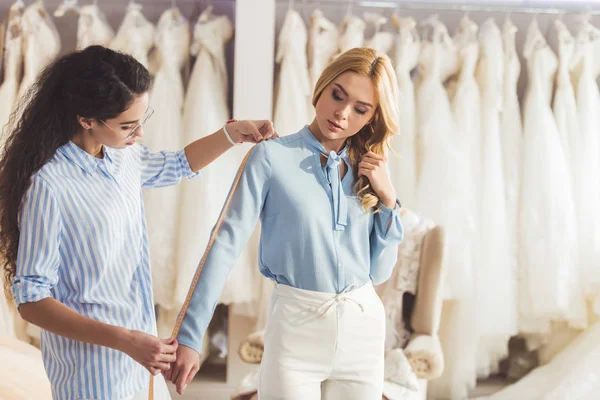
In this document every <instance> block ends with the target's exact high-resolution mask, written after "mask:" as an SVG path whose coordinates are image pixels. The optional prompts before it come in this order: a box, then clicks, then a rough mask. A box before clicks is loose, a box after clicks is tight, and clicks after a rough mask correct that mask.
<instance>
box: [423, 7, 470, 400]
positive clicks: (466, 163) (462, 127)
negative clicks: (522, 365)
mask: <svg viewBox="0 0 600 400" xmlns="http://www.w3.org/2000/svg"><path fill="white" fill-rule="evenodd" d="M477 31H478V27H477V25H476V24H475V23H474V22H473V21H471V20H470V19H469V18H468V17H467V16H465V17H464V18H463V19H462V20H461V22H460V25H459V29H458V32H457V34H456V35H455V37H454V44H455V46H456V48H457V50H458V60H459V68H460V69H459V73H458V79H457V82H456V86H455V93H454V98H453V99H452V112H453V118H454V122H455V128H456V130H455V139H454V143H455V145H456V146H457V148H459V152H460V154H462V157H461V158H460V159H458V160H457V163H456V164H455V173H456V174H458V175H460V176H461V177H462V178H463V182H462V185H463V186H462V193H463V194H462V196H463V203H464V204H463V205H464V209H465V210H466V211H467V212H465V213H464V214H463V217H464V221H463V231H462V233H461V236H462V240H463V241H464V243H465V246H468V247H466V249H465V251H466V252H468V256H466V257H465V259H464V261H463V262H462V263H460V264H458V265H453V266H452V267H453V268H454V271H453V272H447V273H446V284H447V286H448V287H451V288H452V291H453V292H452V293H454V295H453V298H452V299H450V300H447V301H445V302H444V305H443V311H442V321H441V324H440V331H439V336H440V342H441V344H442V349H443V351H444V371H443V373H442V376H440V378H438V379H436V380H435V381H434V382H432V393H434V395H436V396H438V397H439V398H449V399H462V398H466V396H467V394H468V391H469V389H471V388H472V387H473V386H474V385H475V376H476V375H475V367H476V350H477V332H478V331H477V328H478V326H477V317H476V311H477V308H476V304H477V302H476V301H475V298H474V291H475V274H474V273H475V267H476V266H477V264H476V263H475V261H476V255H477V253H476V249H477V247H476V238H477V234H478V233H477V232H476V228H477V224H476V221H477V219H476V217H477V209H478V208H477V206H478V204H479V199H478V194H479V188H480V184H479V181H478V180H477V175H476V174H475V172H476V171H479V170H480V169H481V160H480V156H481V150H480V135H481V129H480V125H481V124H480V120H479V110H480V108H481V105H480V103H481V100H480V95H479V88H478V87H477V82H476V81H475V76H474V73H475V67H476V65H477V60H478V57H479V42H478V40H477ZM459 293H460V295H459ZM465 326H468V327H469V329H468V330H465V329H464V327H465Z"/></svg>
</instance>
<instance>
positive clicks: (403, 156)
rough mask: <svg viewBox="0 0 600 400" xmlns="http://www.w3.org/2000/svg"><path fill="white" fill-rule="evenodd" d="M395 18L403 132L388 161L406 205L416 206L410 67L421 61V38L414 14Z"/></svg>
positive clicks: (396, 185) (395, 186) (396, 57)
mask: <svg viewBox="0 0 600 400" xmlns="http://www.w3.org/2000/svg"><path fill="white" fill-rule="evenodd" d="M392 21H393V23H394V25H395V26H396V28H397V29H398V37H397V38H396V49H395V51H394V54H395V60H394V61H395V62H394V65H395V70H396V78H397V80H398V88H399V92H400V96H399V99H398V101H399V102H398V109H399V111H400V132H398V133H397V134H396V135H395V136H394V137H393V138H392V141H391V147H392V150H393V152H392V153H391V154H390V155H389V158H388V164H389V166H390V174H391V178H392V183H393V185H394V188H395V189H396V193H397V194H398V197H399V198H400V199H402V204H403V205H405V206H406V207H407V208H409V209H413V210H414V209H415V207H416V204H415V203H416V199H415V197H416V190H417V188H416V186H417V143H416V108H415V86H414V84H413V81H412V78H411V71H412V70H413V69H415V67H416V66H417V64H418V62H419V52H420V49H421V40H420V38H419V33H418V31H417V24H416V22H415V20H414V18H411V17H408V18H398V17H392Z"/></svg>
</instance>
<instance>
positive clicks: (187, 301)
mask: <svg viewBox="0 0 600 400" xmlns="http://www.w3.org/2000/svg"><path fill="white" fill-rule="evenodd" d="M252 150H254V147H253V148H251V149H250V151H248V153H247V154H246V156H245V157H244V160H243V161H242V164H241V165H240V168H239V169H238V172H237V175H236V177H235V180H234V181H233V187H232V188H231V190H230V191H229V195H228V196H227V200H225V205H224V206H223V210H222V211H221V215H219V219H218V220H217V223H216V224H215V228H214V229H213V232H212V235H211V236H210V240H209V241H208V244H207V245H206V250H204V255H203V256H202V259H201V260H200V264H198V268H197V269H196V273H195V274H194V279H193V280H192V284H191V285H190V288H189V290H188V294H187V297H186V298H185V301H184V303H183V306H182V307H181V311H179V315H177V320H176V321H175V327H173V333H171V339H175V338H177V335H178V334H179V329H180V328H181V323H182V322H183V318H184V317H185V313H186V311H187V309H188V306H189V305H190V301H191V300H192V296H193V295H194V290H195V289H196V285H197V284H198V280H199V279H200V274H201V273H202V269H203V268H204V264H205V263H206V259H207V258H208V254H209V253H210V249H211V248H212V246H213V244H214V243H215V239H216V238H217V233H218V232H219V229H221V224H222V223H223V218H224V217H225V213H226V212H227V209H228V208H229V203H231V199H232V197H233V194H234V193H235V190H236V189H237V186H238V184H239V183H240V179H241V178H242V172H244V168H245V167H246V163H247V162H248V157H250V153H252ZM200 179H202V178H200ZM148 400H154V375H150V386H149V388H148ZM159 400H160V399H159Z"/></svg>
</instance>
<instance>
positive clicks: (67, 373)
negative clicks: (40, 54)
mask: <svg viewBox="0 0 600 400" xmlns="http://www.w3.org/2000/svg"><path fill="white" fill-rule="evenodd" d="M150 85H151V79H150V76H149V74H148V71H147V70H146V69H145V68H144V67H143V66H142V65H141V64H140V63H138V62H137V61H136V60H135V59H133V58H132V57H130V56H127V55H124V54H121V53H117V52H114V51H112V50H109V49H106V48H104V47H101V46H92V47H88V48H87V49H85V50H83V51H79V52H74V53H71V54H69V55H66V56H64V57H62V58H60V59H58V60H57V61H55V62H54V63H53V64H51V65H50V66H48V67H47V68H46V69H45V70H44V72H43V73H42V74H41V75H40V77H39V78H38V81H37V82H36V84H35V85H34V86H33V88H32V90H31V91H30V92H29V93H28V95H27V97H26V98H25V99H24V100H23V101H22V104H21V106H20V108H19V109H18V110H17V112H16V113H15V115H14V116H13V117H12V119H11V122H10V123H9V127H8V130H7V135H8V136H7V138H6V142H5V145H4V148H3V150H2V155H1V157H0V257H1V258H2V260H3V263H4V271H5V278H6V282H5V283H6V285H7V288H10V289H11V291H12V295H13V297H14V299H15V301H16V303H17V305H18V307H19V313H20V314H21V316H22V317H23V318H24V319H25V320H27V321H29V322H30V323H32V324H35V325H37V326H39V327H41V328H42V332H41V347H42V353H43V358H44V363H45V367H46V371H47V373H48V377H49V378H50V382H51V384H52V391H53V397H54V398H55V399H61V400H71V399H103V400H104V399H106V400H116V399H130V398H138V397H140V398H142V397H144V396H146V394H145V393H147V390H148V388H147V382H148V376H149V375H148V371H149V372H150V373H152V374H154V375H157V374H158V373H159V372H160V371H164V370H166V369H168V368H169V363H170V362H172V361H174V360H175V352H176V349H177V343H176V342H175V341H169V340H162V339H158V338H157V337H156V336H154V335H155V332H156V322H155V318H154V309H153V298H152V285H151V273H150V263H149V252H148V239H147V232H146V223H145V217H144V205H143V201H142V188H155V187H163V186H168V185H175V184H177V183H179V182H180V181H181V179H183V178H192V177H194V176H196V175H197V174H198V171H199V170H201V169H202V168H203V167H205V166H206V165H208V164H209V163H211V162H212V161H213V160H215V159H216V158H217V157H219V156H220V155H221V154H222V153H224V152H225V151H227V150H228V149H229V148H231V147H232V146H233V145H234V144H236V143H240V142H258V141H261V140H263V139H268V138H270V137H275V136H276V134H275V133H274V131H273V129H272V125H271V123H270V122H269V121H233V122H231V121H229V123H225V121H223V122H224V123H225V125H224V127H223V128H222V129H220V130H219V131H217V132H215V133H214V134H212V135H209V136H207V137H205V138H203V139H200V140H198V141H196V142H193V143H191V144H189V145H188V146H187V147H186V148H185V149H183V150H181V151H177V152H165V151H163V152H158V153H152V152H150V151H149V150H148V149H147V148H145V147H144V146H143V145H141V144H138V143H136V142H137V141H138V139H140V138H141V137H142V136H143V124H144V122H145V121H146V120H147V119H148V118H150V116H151V115H152V113H153V110H152V108H151V107H150V106H149V105H148V91H149V90H150ZM164 134H165V135H167V134H169V133H168V132H165V133H164ZM207 195H208V194H207ZM159 382H160V383H161V385H162V386H161V387H160V388H157V389H156V390H157V397H156V398H160V399H163V398H168V391H167V390H166V385H165V384H164V381H160V380H159ZM134 396H135V397H134Z"/></svg>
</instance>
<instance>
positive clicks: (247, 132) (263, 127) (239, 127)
mask: <svg viewBox="0 0 600 400" xmlns="http://www.w3.org/2000/svg"><path fill="white" fill-rule="evenodd" d="M227 132H229V134H230V135H231V139H232V140H233V141H234V142H236V143H260V142H262V141H263V140H268V139H275V138H278V137H279V135H278V134H277V132H275V130H274V129H273V123H272V122H271V121H269V120H258V121H253V120H243V121H235V122H230V123H229V124H227Z"/></svg>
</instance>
